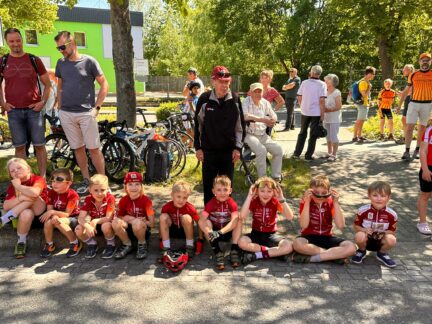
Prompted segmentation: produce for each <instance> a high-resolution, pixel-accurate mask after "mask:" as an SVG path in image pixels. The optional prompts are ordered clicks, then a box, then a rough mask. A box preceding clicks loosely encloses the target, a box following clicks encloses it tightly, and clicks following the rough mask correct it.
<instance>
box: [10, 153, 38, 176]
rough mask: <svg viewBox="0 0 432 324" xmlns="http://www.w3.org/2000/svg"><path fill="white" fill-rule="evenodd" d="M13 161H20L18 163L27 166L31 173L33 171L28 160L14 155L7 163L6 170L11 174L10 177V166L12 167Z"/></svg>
mask: <svg viewBox="0 0 432 324" xmlns="http://www.w3.org/2000/svg"><path fill="white" fill-rule="evenodd" d="M12 163H18V164H21V165H22V166H24V167H26V168H27V169H28V170H29V172H30V173H32V172H31V167H30V165H29V164H28V163H27V161H26V160H24V159H21V158H17V157H14V158H12V159H10V160H9V161H7V163H6V172H7V173H8V174H9V177H10V172H9V167H10V165H11V164H12Z"/></svg>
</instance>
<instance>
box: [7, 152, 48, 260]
mask: <svg viewBox="0 0 432 324" xmlns="http://www.w3.org/2000/svg"><path fill="white" fill-rule="evenodd" d="M6 170H7V172H8V173H9V176H10V178H11V184H10V185H9V187H8V188H7V191H6V199H5V202H4V203H3V210H4V211H6V213H5V214H4V215H3V216H2V217H1V218H0V219H1V221H0V227H3V225H4V224H7V223H8V222H10V221H11V220H14V219H16V218H18V224H17V234H18V242H17V244H16V245H15V250H14V255H15V257H16V258H17V259H21V258H24V257H25V254H26V251H27V235H28V232H29V231H30V228H31V226H32V223H33V220H34V218H35V216H38V215H40V214H42V213H43V212H44V211H45V209H46V202H47V198H48V189H47V185H46V182H45V179H44V178H43V177H40V176H38V175H35V174H32V172H31V168H30V165H28V163H27V162H26V161H25V160H24V159H20V158H12V159H10V160H9V161H8V162H7V164H6ZM38 223H39V222H38ZM39 224H40V223H39Z"/></svg>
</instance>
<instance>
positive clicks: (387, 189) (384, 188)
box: [368, 181, 391, 196]
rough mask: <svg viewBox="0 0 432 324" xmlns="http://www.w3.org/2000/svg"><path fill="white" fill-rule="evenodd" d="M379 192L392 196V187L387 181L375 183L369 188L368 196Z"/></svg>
mask: <svg viewBox="0 0 432 324" xmlns="http://www.w3.org/2000/svg"><path fill="white" fill-rule="evenodd" d="M374 192H378V193H380V194H384V195H387V196H390V195H391V186H390V184H389V183H388V182H385V181H374V182H372V183H371V184H370V185H369V187H368V195H370V194H372V193H374Z"/></svg>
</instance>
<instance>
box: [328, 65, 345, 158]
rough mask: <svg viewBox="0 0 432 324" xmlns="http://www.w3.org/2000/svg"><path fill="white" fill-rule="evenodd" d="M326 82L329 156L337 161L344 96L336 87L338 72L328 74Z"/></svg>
mask: <svg viewBox="0 0 432 324" xmlns="http://www.w3.org/2000/svg"><path fill="white" fill-rule="evenodd" d="M324 82H325V83H326V85H327V98H326V100H325V109H324V127H325V129H326V130H327V151H328V155H327V156H328V160H329V161H335V160H336V159H337V155H336V154H337V150H338V146H339V138H338V133H339V126H340V123H341V122H342V112H341V108H342V98H341V92H340V91H339V90H338V89H336V87H337V86H338V84H339V78H338V76H337V75H336V74H328V75H326V76H325V78H324Z"/></svg>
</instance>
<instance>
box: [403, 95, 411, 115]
mask: <svg viewBox="0 0 432 324" xmlns="http://www.w3.org/2000/svg"><path fill="white" fill-rule="evenodd" d="M410 101H411V96H407V97H406V98H405V101H404V108H403V110H402V116H405V117H406V115H407V112H408V105H409V103H410Z"/></svg>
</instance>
